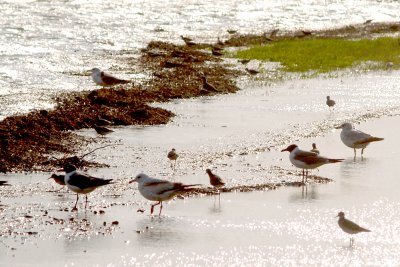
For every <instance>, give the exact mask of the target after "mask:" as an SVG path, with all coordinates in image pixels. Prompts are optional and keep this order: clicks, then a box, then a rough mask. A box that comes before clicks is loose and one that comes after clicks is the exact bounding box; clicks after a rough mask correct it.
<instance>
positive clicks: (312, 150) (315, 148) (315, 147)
mask: <svg viewBox="0 0 400 267" xmlns="http://www.w3.org/2000/svg"><path fill="white" fill-rule="evenodd" d="M310 151H311V152H314V153H316V154H318V155H319V150H318V148H317V145H316V144H315V143H312V149H311V150H310Z"/></svg>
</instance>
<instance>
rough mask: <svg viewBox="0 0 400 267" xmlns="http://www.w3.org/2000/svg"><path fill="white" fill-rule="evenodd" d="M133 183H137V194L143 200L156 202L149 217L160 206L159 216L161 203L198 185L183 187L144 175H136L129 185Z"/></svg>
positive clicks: (182, 185)
mask: <svg viewBox="0 0 400 267" xmlns="http://www.w3.org/2000/svg"><path fill="white" fill-rule="evenodd" d="M133 182H137V183H138V185H139V186H138V189H139V192H140V194H142V196H143V197H144V198H146V199H148V200H152V201H157V203H156V204H153V205H151V209H150V215H152V214H153V211H154V207H155V206H157V205H161V206H160V212H159V213H158V216H161V211H162V208H163V205H162V202H163V201H167V200H170V199H172V198H173V197H174V196H176V195H177V194H179V193H183V192H186V191H190V190H191V189H190V187H193V186H198V184H192V185H184V184H182V183H172V182H169V181H167V180H161V179H156V178H152V177H149V176H148V175H146V174H144V173H141V174H138V175H137V176H136V177H135V179H133V180H132V181H130V182H129V183H133Z"/></svg>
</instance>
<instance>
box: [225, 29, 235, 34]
mask: <svg viewBox="0 0 400 267" xmlns="http://www.w3.org/2000/svg"><path fill="white" fill-rule="evenodd" d="M227 32H228V33H229V34H235V33H237V30H227Z"/></svg>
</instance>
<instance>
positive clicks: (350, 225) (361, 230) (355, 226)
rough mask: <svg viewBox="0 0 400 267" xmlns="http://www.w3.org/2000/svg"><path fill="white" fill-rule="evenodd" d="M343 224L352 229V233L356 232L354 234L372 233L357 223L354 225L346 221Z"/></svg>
mask: <svg viewBox="0 0 400 267" xmlns="http://www.w3.org/2000/svg"><path fill="white" fill-rule="evenodd" d="M343 224H344V225H345V226H346V227H347V228H348V229H350V230H351V231H354V232H370V230H368V229H365V228H363V227H361V226H359V225H358V224H356V223H354V222H352V221H350V220H348V219H344V221H343Z"/></svg>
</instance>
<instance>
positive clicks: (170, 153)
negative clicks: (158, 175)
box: [167, 148, 179, 171]
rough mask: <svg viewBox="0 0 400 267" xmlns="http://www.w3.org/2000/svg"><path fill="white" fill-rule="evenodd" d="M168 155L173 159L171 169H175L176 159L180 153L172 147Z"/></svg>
mask: <svg viewBox="0 0 400 267" xmlns="http://www.w3.org/2000/svg"><path fill="white" fill-rule="evenodd" d="M167 157H168V159H169V160H170V161H171V169H172V170H173V171H175V165H176V160H177V159H178V157H179V155H178V153H176V150H175V148H173V149H171V151H169V152H168V154H167ZM172 161H174V165H172Z"/></svg>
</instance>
